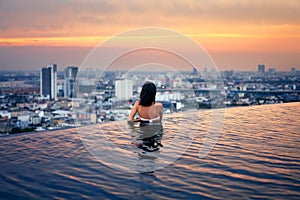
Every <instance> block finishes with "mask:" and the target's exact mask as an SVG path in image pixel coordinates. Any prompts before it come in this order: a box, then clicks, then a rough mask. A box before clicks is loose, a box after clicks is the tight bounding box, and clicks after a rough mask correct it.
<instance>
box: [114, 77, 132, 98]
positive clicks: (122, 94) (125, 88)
mask: <svg viewBox="0 0 300 200" xmlns="http://www.w3.org/2000/svg"><path fill="white" fill-rule="evenodd" d="M115 94H116V97H117V98H118V99H119V100H128V99H130V97H131V96H132V80H129V79H117V80H116V86H115Z"/></svg>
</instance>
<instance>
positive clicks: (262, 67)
mask: <svg viewBox="0 0 300 200" xmlns="http://www.w3.org/2000/svg"><path fill="white" fill-rule="evenodd" d="M264 72H265V65H258V73H264Z"/></svg>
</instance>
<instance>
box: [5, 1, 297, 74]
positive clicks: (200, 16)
mask: <svg viewBox="0 0 300 200" xmlns="http://www.w3.org/2000/svg"><path fill="white" fill-rule="evenodd" d="M299 6H300V3H299V1H297V0H287V1H279V0H272V1H271V0H266V1H260V0H253V1H246V0H245V1H244V0H243V1H229V0H228V1H224V0H223V1H221V0H215V1H202V0H201V1H196V0H194V1H192V0H187V1H184V2H183V1H141V2H136V1H116V0H113V1H96V0H89V1H66V0H64V1H51V2H46V1H34V0H24V1H14V0H13V1H8V0H3V1H0V17H1V22H0V29H1V31H0V60H1V61H0V69H1V70H39V69H40V68H41V67H44V66H46V65H47V64H48V63H57V64H58V67H59V68H60V69H63V68H65V67H66V66H69V65H77V66H80V65H81V63H82V62H83V60H84V58H85V57H86V55H87V54H88V53H89V52H90V51H91V50H92V49H93V48H94V47H95V46H96V45H98V44H99V43H101V42H103V41H105V40H107V39H109V38H111V37H113V36H114V35H116V34H119V33H120V32H124V31H128V30H132V29H137V28H142V27H160V28H166V29H171V30H174V31H177V32H179V33H182V34H184V35H186V36H187V37H190V38H192V39H193V40H195V41H196V42H197V43H198V44H200V45H202V46H203V47H204V48H205V49H206V50H207V51H208V53H209V54H210V55H211V57H212V59H213V60H214V61H215V63H216V64H217V66H218V68H219V69H220V70H228V69H233V70H237V71H247V70H249V71H255V70H257V65H258V64H265V65H266V67H272V68H276V70H278V71H289V70H290V69H291V67H295V68H297V69H299V67H300V61H299V59H298V57H299V53H300V45H299V44H300V14H299V12H298V10H299Z"/></svg>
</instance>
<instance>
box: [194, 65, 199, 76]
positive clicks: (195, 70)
mask: <svg viewBox="0 0 300 200" xmlns="http://www.w3.org/2000/svg"><path fill="white" fill-rule="evenodd" d="M197 74H198V70H197V69H196V67H193V75H197Z"/></svg>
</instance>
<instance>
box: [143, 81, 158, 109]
mask: <svg viewBox="0 0 300 200" xmlns="http://www.w3.org/2000/svg"><path fill="white" fill-rule="evenodd" d="M155 95H156V86H155V84H154V83H152V82H146V83H145V84H144V85H143V88H142V91H141V94H140V103H139V104H140V105H142V106H151V105H152V103H153V102H155Z"/></svg>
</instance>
